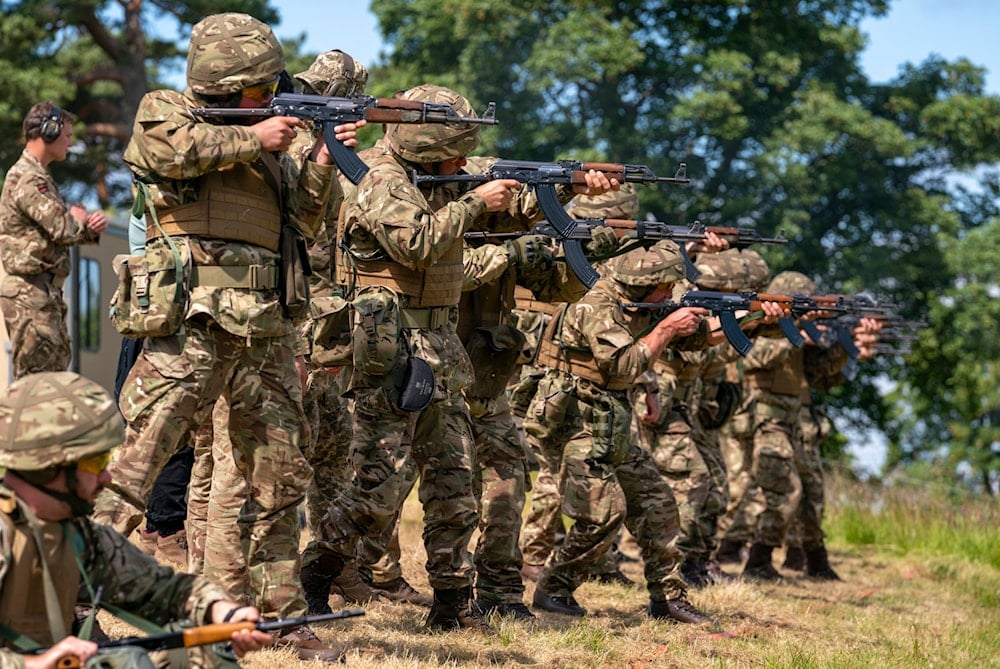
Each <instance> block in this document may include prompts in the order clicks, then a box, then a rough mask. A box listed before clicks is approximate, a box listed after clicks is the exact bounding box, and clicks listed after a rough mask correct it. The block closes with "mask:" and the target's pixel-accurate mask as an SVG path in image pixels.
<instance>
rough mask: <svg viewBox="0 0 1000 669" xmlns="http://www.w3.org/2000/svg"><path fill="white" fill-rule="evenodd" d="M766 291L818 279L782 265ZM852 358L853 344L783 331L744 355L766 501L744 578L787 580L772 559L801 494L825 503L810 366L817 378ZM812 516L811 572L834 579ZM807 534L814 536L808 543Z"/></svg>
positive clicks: (757, 473) (793, 288) (796, 290)
mask: <svg viewBox="0 0 1000 669" xmlns="http://www.w3.org/2000/svg"><path fill="white" fill-rule="evenodd" d="M767 291H768V292H769V293H783V294H795V295H812V294H814V293H815V291H816V284H815V283H814V282H813V281H812V280H811V279H810V278H809V277H807V276H805V275H804V274H802V273H800V272H781V273H780V274H778V275H777V276H775V277H774V279H772V280H771V283H770V284H769V285H768V289H767ZM807 360H808V362H807ZM847 360H848V358H847V353H846V351H844V349H843V348H842V347H840V346H839V345H836V346H830V347H828V348H822V347H820V346H819V345H818V342H812V341H809V340H807V342H806V345H805V346H804V347H802V348H796V347H795V346H793V345H792V344H791V343H790V342H788V341H787V340H786V339H784V338H780V337H775V338H767V339H762V340H760V341H758V342H757V344H756V345H755V346H754V348H753V349H752V350H751V351H750V353H749V355H748V356H747V358H746V360H745V363H744V373H745V374H746V376H747V381H748V383H749V385H750V388H751V391H752V392H753V394H754V397H755V406H754V412H755V417H754V432H753V435H754V436H753V463H752V471H751V473H752V476H753V479H754V481H756V484H757V485H758V486H759V487H760V489H761V491H762V492H763V495H764V500H765V506H764V509H763V511H762V513H761V514H760V516H759V518H758V519H757V523H756V529H755V533H754V538H753V543H752V544H751V546H750V551H749V555H748V557H747V561H746V564H744V566H743V575H744V576H745V577H748V578H751V579H756V580H763V581H775V580H778V579H780V578H781V573H780V572H778V570H777V569H775V568H774V566H773V565H772V564H771V554H772V552H773V551H774V549H775V548H776V547H778V546H780V545H781V544H782V542H783V541H784V539H785V533H786V531H787V529H788V524H789V522H791V519H792V517H793V515H794V514H795V512H796V510H797V509H798V506H799V503H800V502H801V500H802V496H803V487H804V486H805V487H807V488H808V489H809V490H810V491H811V492H810V494H811V495H812V497H814V498H815V497H816V496H817V495H818V496H819V504H822V481H821V480H820V481H819V482H815V481H812V480H810V477H811V475H812V469H811V468H809V467H807V466H805V461H804V454H803V451H802V438H801V434H800V432H799V414H800V411H801V407H802V396H803V393H808V381H807V378H806V370H807V369H811V370H812V371H811V372H810V373H812V374H815V375H816V376H817V377H825V376H833V375H835V374H836V373H837V372H839V370H841V369H842V368H843V367H844V365H845V364H846V363H847ZM803 474H805V475H806V480H805V481H804V480H803ZM817 489H818V492H816V491H817ZM810 503H811V504H814V503H816V502H815V500H813V501H812V502H810ZM812 518H813V521H814V522H813V523H811V525H810V526H809V527H808V528H803V534H804V537H803V539H804V545H803V548H804V549H805V552H806V558H807V564H806V573H807V574H808V575H812V576H816V577H819V578H824V579H830V580H832V579H836V578H839V577H837V575H836V573H835V572H833V570H832V568H831V567H830V563H829V559H828V557H827V553H826V547H825V546H824V544H823V534H822V531H821V530H820V529H819V516H818V512H817V513H816V514H813V516H812ZM806 537H808V541H809V543H805V540H806Z"/></svg>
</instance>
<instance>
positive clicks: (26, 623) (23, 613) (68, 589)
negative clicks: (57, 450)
mask: <svg viewBox="0 0 1000 669" xmlns="http://www.w3.org/2000/svg"><path fill="white" fill-rule="evenodd" d="M15 509H16V501H15V500H14V498H13V497H9V496H6V495H5V496H4V497H2V498H0V522H2V523H3V525H4V532H6V533H8V535H9V538H10V563H9V564H8V569H7V574H6V576H5V577H4V581H3V587H2V593H0V623H3V624H4V625H6V626H8V627H11V628H13V629H16V630H17V631H18V632H20V633H21V634H24V635H26V636H28V637H30V638H31V639H33V640H34V641H37V642H38V643H40V644H42V645H43V646H49V645H52V644H53V643H55V642H56V639H53V638H52V630H51V629H50V628H49V619H48V616H47V615H46V609H45V597H44V596H43V594H42V593H43V592H44V591H45V590H44V586H43V580H42V561H41V560H42V558H43V556H40V555H39V553H38V547H37V546H36V545H35V540H34V537H33V534H32V530H31V528H30V527H29V526H28V523H27V521H26V520H25V519H24V518H23V517H22V516H21V514H20V513H18V512H17V511H15ZM40 525H41V534H42V542H43V545H44V547H45V555H44V560H45V561H46V562H47V563H48V565H49V573H50V574H51V575H52V580H53V585H54V586H55V590H56V596H57V597H58V599H59V613H60V615H61V617H62V619H63V622H64V624H65V626H66V630H67V631H69V630H70V628H71V626H72V623H73V609H74V606H75V605H76V601H77V595H78V593H79V591H80V571H79V569H78V568H77V566H76V560H75V558H74V557H73V548H72V546H70V543H69V539H67V537H66V535H65V534H64V533H63V528H62V525H61V524H60V523H55V522H51V523H47V522H42V523H40Z"/></svg>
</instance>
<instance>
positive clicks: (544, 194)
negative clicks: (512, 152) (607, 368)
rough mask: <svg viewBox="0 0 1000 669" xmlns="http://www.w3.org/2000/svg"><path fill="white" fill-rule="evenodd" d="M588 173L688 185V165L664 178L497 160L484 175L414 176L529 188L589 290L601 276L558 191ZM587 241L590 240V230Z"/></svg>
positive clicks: (636, 168)
mask: <svg viewBox="0 0 1000 669" xmlns="http://www.w3.org/2000/svg"><path fill="white" fill-rule="evenodd" d="M589 170H596V171H598V172H603V173H604V174H606V175H607V176H608V177H609V178H613V179H617V180H618V182H619V183H626V182H628V183H669V184H688V183H691V180H690V179H688V178H687V165H686V164H685V163H681V164H680V167H679V168H678V170H677V172H676V173H675V174H674V176H672V177H661V176H657V175H656V174H654V173H653V171H652V170H651V169H650V168H649V167H647V166H645V165H627V164H624V163H585V162H580V161H576V160H560V161H558V162H534V161H529V160H498V161H496V162H495V163H493V164H492V165H491V166H490V168H489V170H487V171H486V172H484V173H482V174H466V173H464V172H463V173H459V174H420V173H418V172H416V171H415V172H413V183H414V184H416V185H418V186H419V185H420V184H423V183H438V182H448V181H460V182H467V183H486V182H487V181H494V180H496V179H513V180H515V181H518V182H519V183H522V184H524V185H526V186H528V188H533V189H534V191H535V195H536V197H537V198H538V206H539V207H540V208H541V210H542V213H544V214H545V217H546V219H548V224H549V225H550V226H552V229H553V230H554V231H555V235H553V236H554V237H556V238H557V239H561V240H563V250H564V252H565V254H566V264H568V265H569V267H570V269H571V270H573V273H574V274H575V275H576V278H578V279H579V280H580V281H581V282H583V283H584V284H585V285H586V286H588V287H590V286H593V285H594V282H596V281H597V279H598V278H600V276H599V275H598V273H597V271H596V270H594V268H593V267H591V265H590V262H589V261H588V260H587V257H586V256H585V255H584V253H583V247H582V246H581V245H580V238H579V237H577V238H576V239H574V238H573V234H574V231H575V230H576V229H577V227H579V226H580V221H579V220H577V219H575V218H573V217H571V216H570V215H569V214H568V213H566V210H565V209H564V208H563V205H562V203H561V202H559V197H558V196H557V195H556V190H555V187H556V186H557V185H559V184H564V185H585V184H586V183H587V181H586V174H587V172H588V171H589ZM587 239H590V236H589V229H588V235H587Z"/></svg>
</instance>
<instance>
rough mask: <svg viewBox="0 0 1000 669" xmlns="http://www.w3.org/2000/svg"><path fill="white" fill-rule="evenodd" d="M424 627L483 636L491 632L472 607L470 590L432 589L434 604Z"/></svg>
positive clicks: (469, 588)
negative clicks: (468, 630)
mask: <svg viewBox="0 0 1000 669" xmlns="http://www.w3.org/2000/svg"><path fill="white" fill-rule="evenodd" d="M424 626H425V627H428V628H430V629H432V630H441V631H446V632H447V631H451V630H458V629H473V630H477V631H479V632H484V633H485V634H492V633H493V630H492V629H490V626H489V625H487V624H486V621H484V620H483V618H482V616H480V615H479V612H478V611H477V610H476V609H475V607H473V606H472V588H471V587H468V588H452V589H447V590H438V589H437V588H435V589H434V604H433V605H432V606H431V612H430V613H429V614H427V621H426V622H424Z"/></svg>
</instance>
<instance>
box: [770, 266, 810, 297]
mask: <svg viewBox="0 0 1000 669" xmlns="http://www.w3.org/2000/svg"><path fill="white" fill-rule="evenodd" d="M767 292H769V293H777V294H781V295H812V294H813V293H815V292H816V283H815V282H814V281H813V280H812V279H810V278H809V277H807V276H806V275H805V274H802V273H801V272H781V273H779V274H778V275H777V276H775V277H774V278H773V279H771V283H770V284H769V285H768V286H767Z"/></svg>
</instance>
